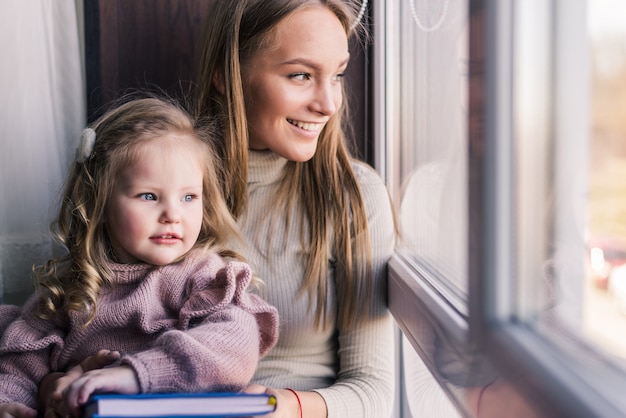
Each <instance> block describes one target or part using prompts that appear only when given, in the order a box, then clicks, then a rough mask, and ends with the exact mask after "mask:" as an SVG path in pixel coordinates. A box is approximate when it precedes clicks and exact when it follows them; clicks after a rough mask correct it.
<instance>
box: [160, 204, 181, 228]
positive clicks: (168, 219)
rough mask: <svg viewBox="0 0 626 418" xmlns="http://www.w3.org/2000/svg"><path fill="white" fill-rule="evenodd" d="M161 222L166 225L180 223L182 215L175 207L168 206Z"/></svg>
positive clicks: (164, 210)
mask: <svg viewBox="0 0 626 418" xmlns="http://www.w3.org/2000/svg"><path fill="white" fill-rule="evenodd" d="M159 222H161V223H164V224H175V223H178V222H180V213H179V211H178V210H177V209H176V207H175V206H174V205H167V206H166V207H165V208H163V212H162V213H161V217H160V218H159Z"/></svg>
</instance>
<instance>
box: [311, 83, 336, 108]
mask: <svg viewBox="0 0 626 418" xmlns="http://www.w3.org/2000/svg"><path fill="white" fill-rule="evenodd" d="M341 94H342V92H341V86H340V85H339V84H334V83H332V82H327V83H323V84H321V85H319V86H318V87H317V90H316V95H315V100H314V104H313V110H314V111H316V112H318V113H321V114H323V115H325V116H332V115H334V114H335V112H337V108H338V107H339V103H341Z"/></svg>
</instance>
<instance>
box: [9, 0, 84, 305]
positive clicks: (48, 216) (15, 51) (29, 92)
mask: <svg viewBox="0 0 626 418" xmlns="http://www.w3.org/2000/svg"><path fill="white" fill-rule="evenodd" d="M77 5H80V3H79V1H75V0H2V1H1V2H0V40H1V41H0V42H1V43H0V150H1V151H0V178H1V181H0V285H1V287H0V302H2V303H19V302H21V301H23V299H24V297H26V296H27V294H28V293H29V292H30V291H31V290H32V286H33V283H34V282H33V280H32V277H31V267H32V265H33V263H40V262H43V261H45V260H46V259H47V258H49V257H50V254H51V244H50V239H49V238H48V236H49V234H48V226H49V224H50V221H51V220H52V216H53V214H54V212H55V211H56V207H57V206H58V197H59V194H60V189H61V183H62V180H63V176H64V175H65V172H66V169H67V165H68V163H69V161H70V157H72V155H73V147H74V145H75V143H76V141H77V138H78V136H79V135H80V132H81V130H82V128H83V125H84V124H85V120H86V115H85V114H86V111H85V98H84V97H85V93H84V91H85V87H84V85H85V82H84V80H85V77H84V74H83V65H82V49H81V42H82V29H81V27H82V26H81V24H82V16H80V13H79V10H80V8H79V7H77Z"/></svg>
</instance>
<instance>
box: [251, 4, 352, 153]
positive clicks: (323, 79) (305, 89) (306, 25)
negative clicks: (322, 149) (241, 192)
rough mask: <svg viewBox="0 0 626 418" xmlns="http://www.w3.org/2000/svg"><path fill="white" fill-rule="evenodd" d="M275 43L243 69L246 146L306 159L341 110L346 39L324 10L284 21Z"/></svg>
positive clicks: (303, 12)
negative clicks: (247, 133)
mask: <svg viewBox="0 0 626 418" xmlns="http://www.w3.org/2000/svg"><path fill="white" fill-rule="evenodd" d="M273 39H274V42H273V44H272V45H270V46H269V47H268V48H265V49H263V50H262V51H260V52H258V53H257V54H256V55H254V56H252V57H251V58H250V59H248V60H247V61H246V62H245V64H244V65H243V66H242V68H243V69H242V73H243V88H244V96H245V102H246V116H247V119H248V128H249V135H250V148H251V149H256V150H264V149H270V150H272V151H274V152H275V153H277V154H279V155H280V156H282V157H284V158H287V159H289V160H292V161H307V160H309V159H310V158H311V157H313V154H315V149H316V147H317V141H318V137H319V134H320V132H321V130H322V128H323V127H324V125H325V124H326V122H327V121H328V119H329V118H330V117H331V116H332V115H334V114H335V112H337V110H338V109H339V107H340V106H341V101H342V99H343V97H342V94H343V93H342V77H343V73H344V71H345V69H346V66H347V64H348V58H349V53H348V39H347V37H346V33H345V31H344V29H343V26H342V25H341V23H340V22H339V20H338V19H337V17H336V16H335V15H334V14H333V13H332V12H331V11H330V10H328V9H327V8H325V7H322V6H314V7H308V8H305V9H302V10H298V11H296V12H294V13H293V14H291V15H290V16H288V17H287V18H285V19H283V20H282V21H281V22H280V23H278V25H277V27H276V28H275V34H274V38H273Z"/></svg>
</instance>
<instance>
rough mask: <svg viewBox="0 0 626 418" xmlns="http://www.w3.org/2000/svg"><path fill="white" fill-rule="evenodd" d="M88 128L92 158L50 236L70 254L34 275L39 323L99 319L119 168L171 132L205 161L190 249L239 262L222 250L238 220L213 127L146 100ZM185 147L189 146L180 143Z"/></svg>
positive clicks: (67, 190)
mask: <svg viewBox="0 0 626 418" xmlns="http://www.w3.org/2000/svg"><path fill="white" fill-rule="evenodd" d="M91 128H92V129H93V130H94V131H95V133H96V140H95V144H94V148H93V151H92V152H91V154H90V155H89V156H88V157H87V159H86V160H85V161H83V162H79V161H78V160H77V161H76V162H74V163H73V165H72V167H71V168H70V171H69V173H68V177H67V179H66V182H65V187H64V192H63V196H62V201H61V205H60V209H59V213H58V215H57V217H56V219H55V221H54V222H53V223H52V225H51V229H52V232H53V234H54V236H55V237H56V238H57V239H58V240H59V241H60V242H61V244H62V245H63V246H64V247H65V248H66V249H67V253H66V254H65V255H63V256H61V257H58V258H54V259H52V260H49V261H48V262H47V263H46V265H44V266H40V267H39V268H37V269H36V270H35V273H36V276H37V279H38V282H39V287H38V289H39V291H40V298H41V312H40V315H41V316H42V317H43V318H54V317H55V316H56V315H57V314H68V313H69V312H70V311H79V312H87V313H88V320H87V323H86V324H85V325H87V324H88V323H89V322H91V321H92V320H93V318H94V317H95V314H96V305H97V303H96V301H97V297H98V294H99V292H100V289H101V287H102V286H105V285H110V284H111V283H112V278H113V274H112V272H111V271H110V269H109V268H108V266H107V265H108V263H110V262H111V261H113V254H112V251H111V248H110V243H109V237H108V233H107V228H106V225H105V219H106V211H107V203H108V200H109V198H110V196H111V193H112V190H113V188H114V186H115V184H116V181H117V179H118V177H119V173H120V171H121V169H122V168H124V167H126V166H127V165H129V164H132V163H133V161H134V159H135V158H136V156H137V153H138V149H139V148H140V147H139V145H141V144H145V143H146V142H147V141H150V140H153V139H154V138H155V137H161V136H163V135H164V134H166V133H171V132H176V133H181V134H186V135H189V136H191V137H193V138H196V139H197V141H194V142H193V143H192V144H194V146H197V151H196V154H197V155H198V158H202V162H203V168H204V173H203V186H202V193H203V205H204V208H203V219H202V225H201V229H200V235H199V237H198V240H197V242H196V245H195V248H204V249H207V250H208V249H211V250H214V251H217V252H218V253H219V254H220V255H222V256H225V257H236V258H240V257H239V256H238V255H237V254H235V253H234V252H232V251H230V250H227V249H226V245H227V243H228V242H229V240H232V238H233V236H235V237H238V236H239V234H238V232H237V231H238V228H237V224H236V221H235V220H234V218H233V217H232V215H231V213H230V211H229V209H228V207H227V205H226V202H225V201H224V200H223V199H222V198H221V196H222V195H221V188H220V186H219V184H218V182H219V178H218V177H217V172H216V164H215V156H214V155H213V150H212V147H211V136H212V131H211V128H210V124H208V123H204V122H203V123H199V122H196V121H194V119H192V118H191V116H190V115H189V113H187V112H186V111H185V110H184V109H183V107H182V106H181V105H179V104H178V103H176V102H175V101H173V100H168V99H162V98H156V97H144V98H139V99H133V100H129V101H127V102H125V103H123V104H121V105H119V106H117V107H115V108H114V109H112V110H110V111H109V112H107V113H105V114H104V115H103V116H102V117H100V118H99V119H98V120H97V121H95V122H94V123H93V124H92V125H91ZM185 144H188V142H185Z"/></svg>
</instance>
